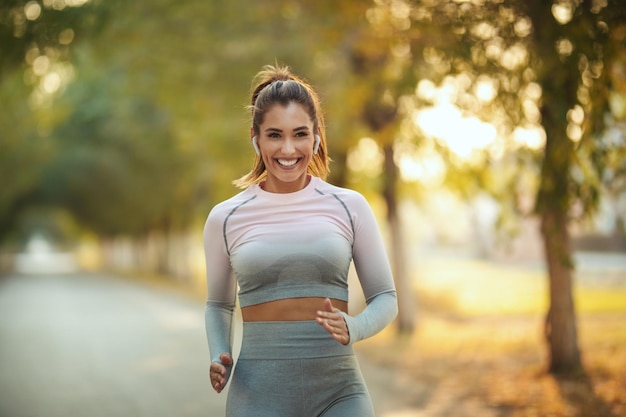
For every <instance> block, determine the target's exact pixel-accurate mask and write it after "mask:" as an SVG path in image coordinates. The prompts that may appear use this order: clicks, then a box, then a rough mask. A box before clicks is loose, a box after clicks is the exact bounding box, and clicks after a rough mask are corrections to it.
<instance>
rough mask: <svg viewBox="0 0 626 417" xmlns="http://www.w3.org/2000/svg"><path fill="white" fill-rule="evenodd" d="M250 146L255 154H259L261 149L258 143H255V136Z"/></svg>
mask: <svg viewBox="0 0 626 417" xmlns="http://www.w3.org/2000/svg"><path fill="white" fill-rule="evenodd" d="M252 147H253V148H254V151H255V152H256V154H257V155H259V156H261V150H260V149H259V145H258V144H257V143H256V136H254V137H253V138H252Z"/></svg>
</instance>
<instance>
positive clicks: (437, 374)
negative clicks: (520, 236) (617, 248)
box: [357, 260, 626, 417]
mask: <svg viewBox="0 0 626 417" xmlns="http://www.w3.org/2000/svg"><path fill="white" fill-rule="evenodd" d="M594 273H596V272H594ZM620 273H621V274H624V272H623V271H622V272H615V271H613V272H609V274H620ZM585 274H586V275H585ZM601 275H602V278H606V274H604V273H603V274H601ZM419 277H420V280H419V281H418V282H417V284H416V285H415V292H416V294H417V300H418V305H419V311H418V320H417V323H418V327H417V330H416V332H415V333H414V334H413V335H411V336H410V337H404V338H398V337H394V336H395V335H394V332H393V330H392V329H390V330H387V331H385V332H384V333H382V334H381V335H379V336H378V337H375V338H373V339H370V340H368V341H366V342H363V343H362V344H360V345H357V346H358V351H359V353H360V354H362V355H364V356H366V357H367V358H368V359H370V360H372V361H373V362H375V363H378V364H379V365H380V364H382V365H385V366H387V367H390V368H392V369H394V377H393V379H394V380H402V381H405V382H404V384H403V385H402V386H401V387H396V390H399V392H401V391H402V390H404V395H402V394H397V395H398V398H400V399H399V400H398V401H396V402H395V403H394V402H391V403H389V404H387V405H386V406H385V408H384V409H383V410H381V412H382V416H381V417H395V416H407V417H408V416H420V417H422V416H428V417H444V416H452V415H454V416H456V417H463V416H468V417H469V416H472V417H492V416H494V417H522V416H523V417H530V416H537V417H545V416H551V417H620V416H625V417H626V285H624V282H626V277H624V276H623V275H622V276H618V275H616V276H615V277H610V278H611V279H608V280H607V279H604V280H603V279H595V278H594V277H593V276H591V273H588V274H587V273H585V272H581V273H579V274H578V275H577V285H576V289H575V294H574V297H575V304H576V307H577V317H578V332H579V347H580V349H581V352H582V361H583V369H582V370H581V371H580V372H578V373H575V374H572V375H569V376H567V377H556V376H554V375H552V374H550V373H547V372H546V371H545V366H546V364H547V348H546V343H545V341H544V338H543V334H542V326H543V317H544V314H545V311H546V307H547V295H546V292H547V283H546V278H545V275H544V273H543V272H542V271H540V270H539V269H538V268H528V267H519V266H518V267H511V266H508V265H502V264H495V263H488V262H479V261H467V260H461V261H454V262H450V260H433V261H430V262H428V263H427V264H425V265H423V266H422V267H421V268H420V270H419ZM389 352H393V354H392V355H390V354H389ZM390 384H393V381H391V382H390ZM392 386H393V385H392ZM400 402H402V404H400Z"/></svg>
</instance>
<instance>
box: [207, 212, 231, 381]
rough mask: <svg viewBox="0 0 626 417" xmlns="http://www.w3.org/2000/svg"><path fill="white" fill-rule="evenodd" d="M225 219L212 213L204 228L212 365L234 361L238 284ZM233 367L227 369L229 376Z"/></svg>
mask: <svg viewBox="0 0 626 417" xmlns="http://www.w3.org/2000/svg"><path fill="white" fill-rule="evenodd" d="M223 224H224V219H223V216H221V215H219V211H218V210H215V209H213V210H212V211H211V213H210V214H209V217H208V219H207V221H206V224H205V226H204V233H203V240H204V254H205V260H206V279H207V302H206V308H205V314H204V317H205V326H206V335H207V340H208V344H209V351H210V354H211V362H218V363H220V364H222V360H221V357H222V355H223V354H228V355H229V356H231V357H232V353H231V345H232V328H233V325H232V322H233V311H234V309H235V297H236V289H237V284H236V281H235V278H234V276H233V273H232V269H231V266H230V259H229V256H228V252H227V249H226V246H225V241H224V234H223ZM231 367H232V364H231V365H230V366H226V368H227V369H228V372H227V375H226V376H225V377H226V380H227V379H228V374H229V373H230V368H231Z"/></svg>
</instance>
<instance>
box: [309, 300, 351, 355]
mask: <svg viewBox="0 0 626 417" xmlns="http://www.w3.org/2000/svg"><path fill="white" fill-rule="evenodd" d="M316 321H317V323H318V324H319V325H321V326H322V327H323V328H324V329H325V330H326V331H327V332H328V333H330V335H331V336H332V337H333V339H335V340H336V341H338V342H339V343H341V344H343V345H347V344H348V343H350V332H349V331H348V326H347V325H346V321H345V320H344V318H343V315H342V314H341V310H339V309H338V308H337V307H334V306H333V303H332V302H331V301H330V298H327V299H325V300H324V310H320V311H318V312H317V319H316Z"/></svg>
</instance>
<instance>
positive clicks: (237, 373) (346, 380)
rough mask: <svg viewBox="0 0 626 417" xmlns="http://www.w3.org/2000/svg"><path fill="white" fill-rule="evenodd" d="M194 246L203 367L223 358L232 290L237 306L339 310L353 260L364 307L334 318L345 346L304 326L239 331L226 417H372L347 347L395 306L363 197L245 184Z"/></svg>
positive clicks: (314, 187) (313, 186) (317, 185)
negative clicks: (322, 305)
mask: <svg viewBox="0 0 626 417" xmlns="http://www.w3.org/2000/svg"><path fill="white" fill-rule="evenodd" d="M204 245H205V255H206V265H207V289H208V298H207V304H206V313H205V316H206V317H205V318H206V331H207V337H208V343H209V349H210V352H211V360H212V361H217V362H219V361H220V358H219V356H220V354H222V353H231V352H232V349H231V345H232V327H233V326H232V320H233V311H234V308H235V297H236V296H237V286H239V292H238V296H239V304H240V306H241V307H246V306H251V305H255V304H260V303H265V302H269V301H274V300H280V299H285V298H299V297H329V298H335V299H339V300H343V301H348V270H349V267H350V262H351V261H354V265H355V268H356V272H357V275H358V277H359V281H360V283H361V287H362V289H363V293H364V295H365V300H366V303H367V307H366V308H365V309H364V310H363V312H361V313H360V314H359V315H357V316H356V317H352V316H349V315H347V314H345V313H344V314H343V316H344V318H345V321H346V324H347V326H348V330H349V333H350V343H349V344H348V345H342V344H341V343H339V342H337V341H335V340H334V339H333V338H332V337H331V335H330V334H328V333H327V332H326V330H324V328H323V327H322V326H321V325H319V324H317V323H316V322H315V321H314V320H312V321H280V322H244V323H243V335H242V347H241V352H240V355H239V358H238V359H237V364H236V366H235V370H234V373H233V376H232V381H231V386H230V389H229V394H228V399H227V410H226V414H227V416H228V417H248V416H251V417H252V416H254V417H270V416H276V417H291V416H293V417H297V416H307V417H308V416H326V417H330V416H342V417H343V416H355V417H357V416H358V417H365V416H369V415H371V416H373V415H374V414H373V411H372V406H371V402H370V399H369V394H368V393H367V388H366V387H365V384H364V382H363V378H362V377H361V373H360V370H359V367H358V364H357V362H356V359H355V357H354V351H353V349H352V346H351V345H352V344H353V343H355V342H357V341H359V340H362V339H365V338H367V337H370V336H372V335H374V334H376V333H378V332H379V331H380V330H382V329H383V328H384V327H385V326H386V325H387V324H389V323H390V322H391V321H392V320H393V319H394V318H395V316H396V314H397V302H396V293H395V287H394V283H393V277H392V275H391V270H390V267H389V262H388V260H387V256H386V253H385V249H384V245H383V241H382V238H381V235H380V232H379V229H378V226H377V224H376V220H375V218H374V215H373V213H372V210H371V208H370V206H369V204H368V203H367V201H366V200H365V198H364V197H363V196H362V195H361V194H359V193H357V192H355V191H352V190H348V189H344V188H339V187H336V186H333V185H331V184H328V183H327V182H325V181H323V180H321V179H320V178H317V177H311V181H310V182H309V184H308V185H307V186H306V187H305V188H303V189H302V190H299V191H296V192H294V193H287V194H280V193H270V192H266V191H264V190H263V189H262V188H261V187H260V186H259V185H252V186H250V187H248V188H247V189H246V190H245V191H243V192H241V193H239V194H237V195H236V196H234V197H232V198H230V199H228V200H226V201H224V202H222V203H220V204H218V205H216V206H215V207H214V208H213V210H211V213H210V214H209V216H208V219H207V222H206V225H205V229H204ZM231 354H232V353H231Z"/></svg>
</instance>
